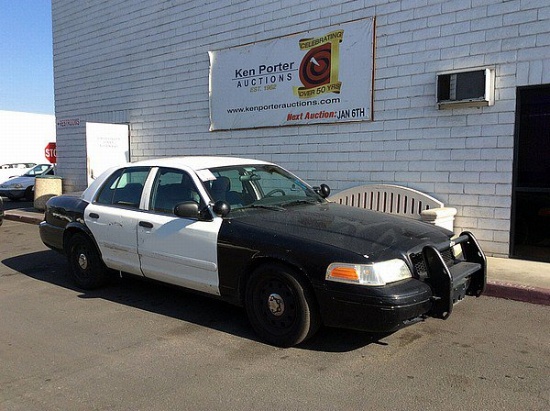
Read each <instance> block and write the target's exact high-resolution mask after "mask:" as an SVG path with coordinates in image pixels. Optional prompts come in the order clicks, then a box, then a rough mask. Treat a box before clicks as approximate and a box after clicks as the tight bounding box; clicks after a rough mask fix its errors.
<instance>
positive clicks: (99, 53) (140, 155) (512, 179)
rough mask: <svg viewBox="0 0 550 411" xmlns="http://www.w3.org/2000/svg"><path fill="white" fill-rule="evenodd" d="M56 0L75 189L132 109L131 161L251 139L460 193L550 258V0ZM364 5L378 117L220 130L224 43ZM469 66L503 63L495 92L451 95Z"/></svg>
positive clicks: (523, 253)
mask: <svg viewBox="0 0 550 411" xmlns="http://www.w3.org/2000/svg"><path fill="white" fill-rule="evenodd" d="M52 12H53V13H52V15H53V31H54V33H53V38H54V76H55V107H56V118H57V156H58V170H59V173H60V174H61V175H62V176H63V177H64V185H65V190H66V191H71V190H80V189H82V188H84V187H85V186H86V184H87V174H86V164H87V151H86V124H87V123H111V124H127V125H128V130H129V158H130V160H131V161H135V160H141V159H146V158H151V157H160V156H172V155H198V154H201V155H202V154H212V155H236V156H246V157H253V158H258V159H263V160H268V161H273V162H276V163H279V164H281V165H282V166H284V167H285V168H287V169H289V170H291V171H294V172H296V173H297V174H299V175H300V176H302V177H304V178H305V179H306V180H307V181H308V182H310V183H311V184H315V185H318V184H320V183H327V184H329V185H330V186H331V188H332V189H333V191H339V190H342V189H345V188H348V187H352V186H355V185H359V184H366V183H391V184H399V185H404V186H407V187H411V188H414V189H417V190H420V191H423V192H425V193H428V194H430V195H432V196H434V197H435V198H437V199H439V200H441V201H443V202H444V203H445V205H447V206H450V207H455V208H456V209H457V210H458V213H457V216H456V220H455V231H456V232H460V231H463V230H469V231H472V232H474V233H475V234H476V235H477V237H478V238H479V239H480V241H481V242H482V245H483V248H484V250H485V251H486V252H487V254H488V255H493V256H510V255H511V256H514V257H522V258H532V259H539V260H543V261H550V235H548V234H546V235H545V234H540V233H536V232H535V231H536V230H537V228H540V227H541V225H542V226H544V224H548V222H547V221H546V218H548V219H550V211H549V212H548V214H545V212H546V211H548V210H550V200H549V196H550V182H549V181H548V179H550V177H546V174H549V175H550V173H545V168H546V167H547V166H546V164H550V161H549V160H550V158H549V157H550V142H549V141H548V140H550V137H549V135H548V130H549V129H550V123H549V121H548V120H546V118H548V114H549V112H550V97H549V96H550V87H549V85H550V3H548V1H547V0H509V1H508V0H507V1H503V0H397V1H387V0H352V1H333V0H330V1H329V0H321V1H310V2H299V1H296V0H288V1H272V0H243V1H229V0H227V1H226V0H215V1H210V0H207V1H204V0H203V1H195V0H186V1H183V0H165V1H155V2H151V1H145V0H142V1H138V0H112V1H108V2H70V1H63V0H53V1H52ZM362 20H369V21H372V40H373V49H372V90H371V94H370V95H369V96H370V97H369V98H370V101H368V103H369V107H368V109H369V114H370V115H369V118H368V119H365V120H364V121H350V122H330V121H328V122H319V123H316V122H313V123H310V124H300V125H287V124H285V125H280V126H271V125H270V126H269V127H261V126H260V127H253V128H247V127H244V128H229V129H223V128H222V129H219V130H218V129H216V131H210V129H211V127H212V122H211V117H210V109H211V103H212V101H211V93H212V89H211V80H212V79H211V78H210V75H211V64H212V63H211V62H212V60H211V58H209V52H212V51H221V50H237V49H238V47H240V46H246V47H251V50H253V51H254V50H257V48H256V45H261V44H263V42H265V41H272V40H273V39H285V38H287V37H289V36H292V35H295V34H296V33H302V32H308V31H315V30H323V29H325V28H326V29H327V30H328V29H329V28H331V29H332V28H334V27H336V28H338V27H339V26H342V25H346V24H351V23H353V22H356V21H362ZM346 27H347V26H346ZM346 30H347V28H346ZM369 35H370V34H369ZM258 47H259V46H258ZM229 59H231V54H229ZM226 61H229V60H226ZM312 61H313V60H312ZM314 63H315V64H317V62H316V61H315V62H314ZM284 64H285V63H281V65H280V66H278V69H281V70H282V69H284V68H285V66H284ZM287 67H290V65H289V66H287ZM273 70H277V67H274V68H273ZM470 72H487V73H490V76H492V77H491V81H492V83H491V84H489V86H490V87H491V88H490V90H489V91H490V93H491V97H492V99H493V100H492V101H490V102H488V103H487V104H473V105H472V104H463V105H461V104H449V105H447V106H444V105H439V104H438V98H439V100H449V99H450V100H453V96H454V95H455V94H454V93H456V92H458V93H460V91H458V89H456V90H455V89H453V86H452V85H451V86H450V84H453V82H456V81H457V79H460V78H462V79H464V78H465V79H466V80H467V79H468V78H469V77H467V75H468V73H470ZM464 73H466V74H465V76H466V77H461V76H462V74H464ZM236 74H242V72H239V73H236ZM364 74H365V73H363V75H364ZM455 74H457V75H455ZM358 75H359V73H358ZM438 75H439V76H438ZM438 84H439V87H440V88H438ZM342 87H344V86H342ZM449 87H450V89H451V92H450V94H449V93H447V94H445V91H447V92H448V91H449V90H448V89H449ZM443 88H445V90H444V91H443V93H442V89H443ZM342 94H344V92H343V91H342ZM486 97H487V96H486ZM227 98H232V96H231V93H230V92H228V95H227ZM487 98H488V97H487ZM451 103H453V102H451ZM289 115H290V114H289ZM533 124H536V126H533ZM522 147H523V148H522ZM533 195H534V196H535V197H536V201H534V200H533V198H535V197H532V196H533ZM530 196H531V197H530ZM534 203H536V204H537V207H536V209H535V208H533V207H531V208H530V207H529V206H528V205H532V204H534ZM541 235H542V238H541Z"/></svg>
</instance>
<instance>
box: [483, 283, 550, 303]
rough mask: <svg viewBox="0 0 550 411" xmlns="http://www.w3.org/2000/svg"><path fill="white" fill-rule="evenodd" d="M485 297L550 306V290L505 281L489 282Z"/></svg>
mask: <svg viewBox="0 0 550 411" xmlns="http://www.w3.org/2000/svg"><path fill="white" fill-rule="evenodd" d="M483 295H485V296H487V297H496V298H505V299H507V300H514V301H521V302H525V303H531V304H539V305H549V306H550V290H549V289H546V288H540V287H532V286H528V285H523V284H517V283H510V282H505V281H495V280H491V281H488V282H487V287H486V289H485V292H484V293H483Z"/></svg>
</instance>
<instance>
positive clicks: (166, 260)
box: [137, 168, 222, 295]
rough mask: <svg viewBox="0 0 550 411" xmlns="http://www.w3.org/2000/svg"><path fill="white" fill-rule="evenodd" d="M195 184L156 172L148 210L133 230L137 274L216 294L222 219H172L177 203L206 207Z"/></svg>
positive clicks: (181, 174)
mask: <svg viewBox="0 0 550 411" xmlns="http://www.w3.org/2000/svg"><path fill="white" fill-rule="evenodd" d="M197 183H198V180H195V179H193V177H192V176H191V174H190V173H188V172H186V171H184V170H179V169H172V168H159V170H158V171H157V175H156V177H155V180H154V182H153V185H152V188H151V195H150V200H149V210H148V212H146V213H144V214H142V215H141V218H140V220H139V222H138V227H137V240H138V253H139V259H140V264H141V270H142V272H143V275H144V276H146V277H149V278H153V279H156V280H160V281H163V282H167V283H171V284H176V285H179V286H183V287H187V288H191V289H194V290H199V291H202V292H206V293H209V294H215V295H220V291H219V279H218V255H217V243H218V232H219V230H220V227H221V223H222V219H221V218H220V217H214V218H213V219H212V220H211V221H201V220H199V219H198V218H181V217H177V216H176V215H175V214H174V207H175V205H176V204H178V203H181V202H185V201H195V202H197V203H199V204H200V205H201V206H202V207H204V206H206V201H205V199H203V198H202V195H201V192H200V190H199V189H198V188H197Z"/></svg>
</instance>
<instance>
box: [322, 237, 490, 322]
mask: <svg viewBox="0 0 550 411" xmlns="http://www.w3.org/2000/svg"><path fill="white" fill-rule="evenodd" d="M455 246H459V247H461V249H462V257H461V259H454V258H453V259H452V260H449V259H447V258H443V256H442V253H447V252H448V251H449V249H450V248H452V247H455ZM415 257H416V258H420V259H422V262H423V266H424V267H425V268H424V269H425V273H421V274H420V273H418V272H415V276H416V277H417V278H412V279H408V280H403V281H399V282H396V283H392V284H388V285H386V286H381V287H361V286H356V285H349V284H338V283H334V284H327V285H326V288H320V289H317V290H316V295H317V299H318V301H319V306H320V310H321V316H322V318H323V321H324V324H325V325H327V326H334V327H341V328H350V329H357V330H363V331H371V332H392V331H396V330H398V329H400V328H403V327H405V326H407V325H410V324H413V323H414V322H417V321H418V320H420V319H422V318H423V317H427V316H431V317H436V318H442V319H447V318H448V317H449V316H450V314H451V312H452V309H453V306H454V304H456V303H457V302H458V301H460V300H462V299H464V298H465V297H466V296H467V295H475V296H480V295H481V294H482V293H483V291H484V290H485V285H486V279H487V261H486V258H485V255H484V254H483V252H482V251H481V248H480V247H479V244H478V242H477V240H476V239H475V237H474V236H473V235H472V234H471V233H468V232H465V233H462V234H461V235H460V236H459V237H458V238H456V239H455V240H454V241H452V242H445V243H443V244H437V245H426V246H425V247H424V248H423V249H422V250H421V252H419V253H417V254H416V255H415ZM415 270H416V269H415Z"/></svg>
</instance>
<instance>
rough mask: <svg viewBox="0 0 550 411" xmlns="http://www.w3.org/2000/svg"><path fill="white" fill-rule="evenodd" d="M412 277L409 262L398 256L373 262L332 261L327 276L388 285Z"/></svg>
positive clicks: (350, 281)
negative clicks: (406, 262)
mask: <svg viewBox="0 0 550 411" xmlns="http://www.w3.org/2000/svg"><path fill="white" fill-rule="evenodd" d="M411 277H412V274H411V271H410V270H409V267H407V264H405V262H404V261H403V260H400V259H398V258H396V259H394V260H388V261H381V262H379V263H372V264H347V263H332V264H331V265H329V266H328V268H327V274H326V277H325V278H326V279H327V280H329V281H337V282H341V283H348V284H360V285H386V284H388V283H393V282H395V281H399V280H404V279H405V278H411Z"/></svg>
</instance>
